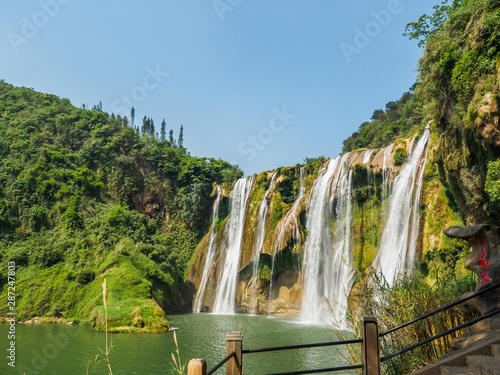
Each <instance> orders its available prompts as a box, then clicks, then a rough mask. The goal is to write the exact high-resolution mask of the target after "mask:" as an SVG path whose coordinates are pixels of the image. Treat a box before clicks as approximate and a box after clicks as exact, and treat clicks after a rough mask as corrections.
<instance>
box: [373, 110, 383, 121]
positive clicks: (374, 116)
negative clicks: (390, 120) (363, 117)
mask: <svg viewBox="0 0 500 375" xmlns="http://www.w3.org/2000/svg"><path fill="white" fill-rule="evenodd" d="M383 114H384V110H383V109H376V110H375V111H373V115H372V118H371V119H370V120H376V119H378V118H379V117H380V116H381V115H383Z"/></svg>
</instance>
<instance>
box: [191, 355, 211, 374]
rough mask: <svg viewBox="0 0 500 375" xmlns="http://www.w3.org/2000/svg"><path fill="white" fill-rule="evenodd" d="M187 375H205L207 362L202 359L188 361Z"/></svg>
mask: <svg viewBox="0 0 500 375" xmlns="http://www.w3.org/2000/svg"><path fill="white" fill-rule="evenodd" d="M187 375H207V362H205V360H204V359H192V360H190V361H189V364H188V373H187Z"/></svg>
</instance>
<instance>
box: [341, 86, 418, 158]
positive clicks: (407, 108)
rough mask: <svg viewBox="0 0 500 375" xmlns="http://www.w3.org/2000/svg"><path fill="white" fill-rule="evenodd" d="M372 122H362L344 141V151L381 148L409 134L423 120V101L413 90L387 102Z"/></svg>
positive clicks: (373, 116) (374, 114) (374, 115)
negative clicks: (396, 99) (384, 108)
mask: <svg viewBox="0 0 500 375" xmlns="http://www.w3.org/2000/svg"><path fill="white" fill-rule="evenodd" d="M371 120H372V121H371V122H364V123H362V124H361V126H360V127H359V129H358V131H357V132H354V133H353V134H352V135H351V136H350V137H349V138H347V139H346V140H345V141H344V146H343V149H342V152H348V151H353V150H358V149H362V148H370V149H373V148H381V147H385V146H387V145H388V144H391V143H393V142H394V141H395V140H396V139H397V138H401V137H406V136H409V135H410V134H411V133H412V132H414V131H415V129H416V128H417V127H418V126H419V125H420V124H421V122H422V120H423V113H422V102H421V101H420V100H419V98H418V97H416V96H415V95H414V94H413V93H412V92H411V91H410V92H406V93H404V94H403V95H402V96H401V98H400V99H399V100H398V101H391V102H389V103H387V105H386V110H385V111H384V110H382V109H378V110H376V111H375V112H374V113H373V115H372V118H371Z"/></svg>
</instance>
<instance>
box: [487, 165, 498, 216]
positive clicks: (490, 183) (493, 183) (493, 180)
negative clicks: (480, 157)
mask: <svg viewBox="0 0 500 375" xmlns="http://www.w3.org/2000/svg"><path fill="white" fill-rule="evenodd" d="M485 191H486V193H488V196H489V197H490V203H491V205H492V206H493V207H494V208H497V209H499V208H500V159H497V160H496V161H490V162H489V163H488V173H487V174H486V185H485Z"/></svg>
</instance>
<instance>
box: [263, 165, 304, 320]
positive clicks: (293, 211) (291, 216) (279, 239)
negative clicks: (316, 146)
mask: <svg viewBox="0 0 500 375" xmlns="http://www.w3.org/2000/svg"><path fill="white" fill-rule="evenodd" d="M305 193H306V187H305V185H304V167H300V189H299V195H298V197H297V199H295V202H293V205H292V207H291V208H290V209H289V210H288V212H287V213H286V215H285V217H284V218H283V220H281V221H280V222H279V224H278V227H277V229H276V233H277V236H276V238H275V241H274V246H273V253H272V257H273V258H272V265H271V283H270V285H269V307H268V309H267V310H268V312H269V310H271V308H270V307H271V300H272V293H273V276H274V263H275V260H276V259H275V255H276V253H277V252H278V251H280V250H282V249H283V248H284V247H285V246H286V243H284V242H285V234H286V228H287V226H288V223H289V222H290V220H293V224H294V233H293V235H294V237H295V239H296V240H298V241H302V239H301V236H300V229H299V223H298V221H297V209H298V208H299V205H300V202H301V201H302V198H304V195H305Z"/></svg>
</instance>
